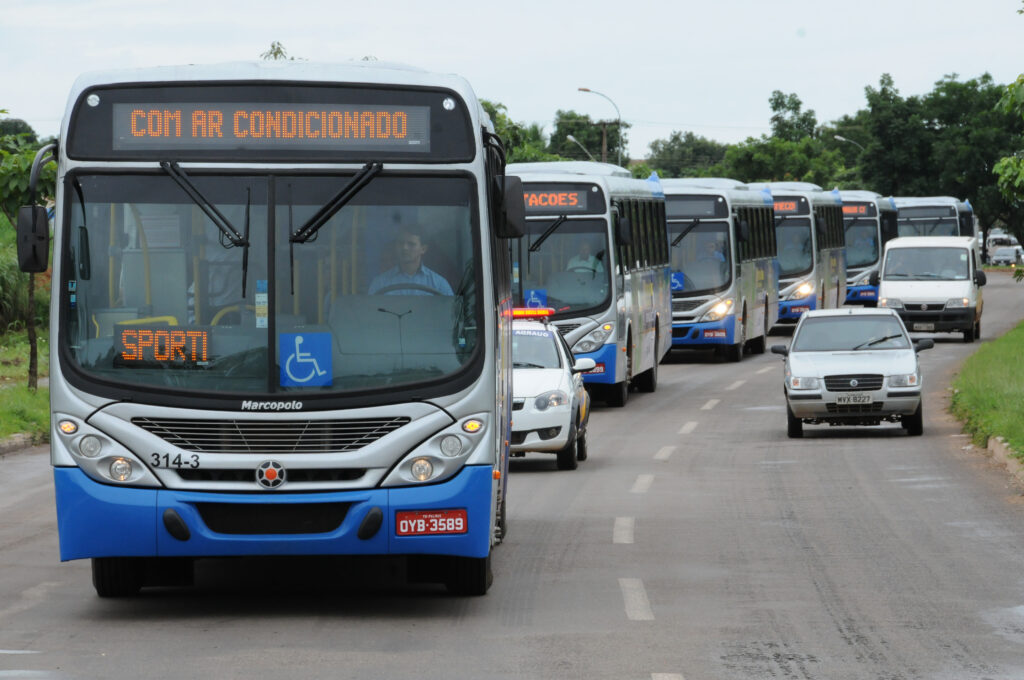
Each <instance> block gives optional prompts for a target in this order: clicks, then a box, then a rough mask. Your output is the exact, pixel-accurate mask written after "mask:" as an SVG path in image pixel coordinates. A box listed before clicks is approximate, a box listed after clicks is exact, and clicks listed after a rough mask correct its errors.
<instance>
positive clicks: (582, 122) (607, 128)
mask: <svg viewBox="0 0 1024 680" xmlns="http://www.w3.org/2000/svg"><path fill="white" fill-rule="evenodd" d="M620 123H621V125H620ZM620 128H621V129H620ZM628 129H629V123H627V122H625V121H615V120H611V121H608V120H600V121H594V120H591V118H590V116H587V115H584V114H581V113H576V112H575V111H563V110H561V109H559V110H558V111H556V112H555V129H554V131H553V132H552V133H551V139H550V140H549V142H548V152H549V153H552V154H556V155H558V156H561V157H563V158H572V159H575V160H589V157H588V156H587V153H586V152H584V151H583V149H581V148H580V146H583V148H584V149H586V150H587V152H589V153H590V155H592V156H593V157H594V158H595V159H597V160H599V161H600V160H602V158H603V159H604V160H605V161H606V162H608V163H617V162H618V161H619V158H621V159H622V163H623V165H626V164H628V162H629V154H628V153H626V144H627V143H628V138H627V137H626V134H625V131H626V130H628ZM569 135H572V136H573V137H574V138H575V139H576V141H578V142H579V145H577V144H575V143H574V142H573V141H572V140H570V139H569ZM602 144H604V145H606V147H603V146H602ZM602 149H604V153H602Z"/></svg>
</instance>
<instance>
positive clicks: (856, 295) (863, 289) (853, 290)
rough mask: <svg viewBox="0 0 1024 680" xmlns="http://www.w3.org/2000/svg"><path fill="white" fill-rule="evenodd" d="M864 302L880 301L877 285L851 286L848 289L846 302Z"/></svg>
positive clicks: (854, 303) (852, 303) (850, 303)
mask: <svg viewBox="0 0 1024 680" xmlns="http://www.w3.org/2000/svg"><path fill="white" fill-rule="evenodd" d="M864 302H878V288H877V287H876V286H868V285H864V286H850V287H848V288H847V289H846V304H848V305H857V304H861V303H864Z"/></svg>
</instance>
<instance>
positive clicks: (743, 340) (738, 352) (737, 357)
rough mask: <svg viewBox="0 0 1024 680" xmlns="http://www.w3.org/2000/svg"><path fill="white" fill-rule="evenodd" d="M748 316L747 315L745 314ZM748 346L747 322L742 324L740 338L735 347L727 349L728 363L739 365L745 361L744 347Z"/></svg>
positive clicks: (726, 357)
mask: <svg viewBox="0 0 1024 680" xmlns="http://www.w3.org/2000/svg"><path fill="white" fill-rule="evenodd" d="M744 316H746V314H744ZM746 344H747V324H746V323H745V322H743V323H740V337H739V340H737V341H736V344H735V345H730V346H729V347H727V348H726V349H725V359H726V361H732V362H734V363H738V362H740V361H742V360H743V346H744V345H746Z"/></svg>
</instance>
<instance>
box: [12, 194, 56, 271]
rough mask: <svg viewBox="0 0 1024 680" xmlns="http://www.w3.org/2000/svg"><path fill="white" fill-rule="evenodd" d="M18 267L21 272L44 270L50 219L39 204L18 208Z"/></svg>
mask: <svg viewBox="0 0 1024 680" xmlns="http://www.w3.org/2000/svg"><path fill="white" fill-rule="evenodd" d="M17 238H18V267H19V268H20V269H21V271H23V272H35V273H38V272H45V271H46V269H47V267H48V265H49V259H50V221H49V220H48V219H47V217H46V208H44V207H43V206H41V205H23V206H21V207H20V208H18V236H17Z"/></svg>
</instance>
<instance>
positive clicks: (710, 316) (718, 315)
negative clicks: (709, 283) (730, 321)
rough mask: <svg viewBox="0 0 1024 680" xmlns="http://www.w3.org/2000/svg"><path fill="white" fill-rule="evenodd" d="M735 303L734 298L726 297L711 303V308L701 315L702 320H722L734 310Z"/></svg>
mask: <svg viewBox="0 0 1024 680" xmlns="http://www.w3.org/2000/svg"><path fill="white" fill-rule="evenodd" d="M734 304H735V302H734V301H733V299H732V298H725V299H724V300H719V301H718V302H716V303H715V304H713V305H711V309H709V310H708V311H707V312H705V313H704V316H702V317H700V320H701V321H720V320H722V319H724V318H725V317H727V316H729V314H730V313H731V312H732V306H733V305H734Z"/></svg>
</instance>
